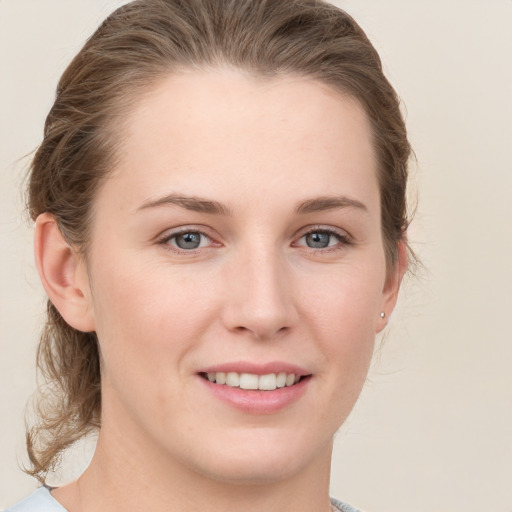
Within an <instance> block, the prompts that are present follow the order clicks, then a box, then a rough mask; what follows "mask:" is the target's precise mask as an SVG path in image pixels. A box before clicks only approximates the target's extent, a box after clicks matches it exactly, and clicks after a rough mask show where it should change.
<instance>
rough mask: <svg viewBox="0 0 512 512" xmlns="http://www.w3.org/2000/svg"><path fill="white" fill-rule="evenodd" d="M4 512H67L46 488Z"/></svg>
mask: <svg viewBox="0 0 512 512" xmlns="http://www.w3.org/2000/svg"><path fill="white" fill-rule="evenodd" d="M331 505H332V510H333V511H334V512H360V511H359V510H357V509H355V508H354V507H351V506H350V505H347V504H346V503H342V502H341V501H338V500H335V499H333V498H331ZM5 512H67V510H66V509H65V508H64V507H63V506H62V505H61V504H60V503H59V502H58V501H57V500H56V499H55V498H54V497H53V496H52V495H51V494H50V489H49V488H48V487H40V488H39V489H37V491H34V492H33V493H32V494H31V495H30V496H28V497H27V498H25V499H24V500H22V501H20V502H19V503H16V505H13V506H12V507H11V508H8V509H7V510H6V511H5Z"/></svg>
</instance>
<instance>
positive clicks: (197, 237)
mask: <svg viewBox="0 0 512 512" xmlns="http://www.w3.org/2000/svg"><path fill="white" fill-rule="evenodd" d="M200 243H201V234H200V233H183V234H181V235H177V236H176V245H177V246H178V247H179V248H180V249H197V248H198V247H199V245H200Z"/></svg>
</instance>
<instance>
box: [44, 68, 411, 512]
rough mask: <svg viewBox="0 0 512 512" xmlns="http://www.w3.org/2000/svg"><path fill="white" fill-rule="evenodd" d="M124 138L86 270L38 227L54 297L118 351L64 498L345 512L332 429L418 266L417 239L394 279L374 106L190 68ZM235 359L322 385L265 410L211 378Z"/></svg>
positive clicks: (138, 113) (86, 505) (164, 85)
mask: <svg viewBox="0 0 512 512" xmlns="http://www.w3.org/2000/svg"><path fill="white" fill-rule="evenodd" d="M121 136H122V140H123V145H122V149H121V151H120V159H119V161H118V164H117V166H116V168H115V169H113V171H112V174H111V177H110V179H109V180H107V181H106V182H105V183H104V184H103V185H102V187H101V189H100V191H99V193H98V196H97V198H96V200H95V204H94V218H93V224H92V238H91V245H90V251H89V253H88V255H87V262H85V261H84V259H83V258H81V257H80V256H79V254H78V253H77V252H75V251H74V250H73V248H70V247H68V246H67V244H66V243H65V242H64V241H63V240H62V237H61V236H60V233H59V232H58V229H57V227H56V224H55V222H54V220H53V218H52V217H51V216H49V215H47V214H43V215H42V216H41V217H40V218H39V219H38V222H37V225H36V260H37V264H38V268H39V271H40V274H41V277H42V280H43V283H44V285H45V288H46V290H47V292H48V294H49V296H50V298H51V299H52V301H53V302H54V304H55V305H56V306H57V308H58V309H59V311H60V312H61V314H62V315H63V317H64V318H65V319H66V321H67V322H68V323H70V324H71V325H72V326H74V327H75V328H78V329H81V330H84V331H90V330H94V331H96V332H97V334H98V337H99V340H100V350H101V356H102V428H101V431H100V435H99V441H98V448H97V450H96V453H95V456H94V458H93V461H92V463H91V465H90V467H89V468H88V469H87V470H86V471H85V473H84V474H83V476H82V477H81V478H80V479H79V480H78V481H77V482H73V483H72V484H69V485H67V486H64V487H62V488H60V489H57V490H55V491H53V494H54V496H55V497H56V499H57V500H59V501H60V502H61V503H62V504H63V505H64V506H65V507H66V508H67V509H68V510H70V512H79V511H89V510H91V511H92V510H102V509H105V510H111V511H116V510H123V511H130V510H141V509H142V508H144V509H147V510H152V511H156V512H158V511H160V510H162V511H164V510H165V511H166V512H169V511H174V510H176V511H178V510H179V511H183V510H186V511H196V510H202V509H204V507H205V503H208V509H211V510H235V509H237V508H238V507H240V508H242V507H243V509H244V510H249V511H258V510H265V511H269V510H276V511H277V510H279V511H286V510H290V511H291V510H294V511H299V512H300V511H320V512H321V511H323V512H326V511H327V510H330V508H329V502H328V486H329V471H330V469H329V468H330V458H331V451H332V439H333V435H334V433H335V432H336V430H337V429H338V428H339V427H340V425H341V424H342V423H343V421H344V420H345V419H346V417H347V416H348V414H349V413H350V411H351V409H352V407H353V405H354V403H355V401H356V400H357V397H358V396H359V393H360V391H361V388H362V386H363V383H364V381H365V378H366V374H367V370H368V366H369V363H370V360H371V356H372V352H373V347H374V339H375V334H376V333H377V332H379V331H380V330H382V329H383V328H384V326H385V323H386V320H385V319H382V318H381V317H380V312H381V311H384V312H386V315H387V316H389V314H390V313H391V311H392V309H393V307H394V305H395V301H396V296H397V292H398V288H399V284H400V279H401V277H402V275H403V272H404V269H405V263H404V261H405V258H404V253H403V248H402V247H401V244H400V246H399V248H398V249H399V252H400V253H401V258H400V259H399V262H400V261H401V262H402V263H399V264H398V265H397V266H396V268H394V269H391V270H390V271H388V270H387V266H386V261H385V256H384V249H383V240H382V234H381V224H380V198H379V189H378V183H377V171H376V168H377V165H376V161H375V154H374V150H373V147H372V144H371V135H370V129H369V124H368V122H367V119H366V116H365V114H364V112H363V110H362V108H361V107H360V106H359V104H358V103H357V102H356V101H355V100H354V99H352V98H350V97H346V96H342V95H340V94H339V93H338V92H334V91H332V90H331V89H329V88H328V87H327V86H325V85H323V84H321V83H319V82H316V81H313V80H310V79H305V78H297V77H280V78H272V79H261V78H255V77H249V76H247V75H244V74H243V73H242V72H239V71H234V70H228V69H218V70H214V71H193V72H192V71H190V72H183V73H180V74H175V75H172V76H169V77H167V78H166V79H165V80H163V81H162V82H161V83H159V84H158V85H157V86H156V87H155V88H154V89H153V90H152V91H151V94H148V95H146V96H145V97H143V98H141V100H140V102H139V103H138V105H137V107H136V108H135V109H134V111H133V112H131V113H130V114H129V116H128V118H127V119H126V123H125V125H124V128H123V133H122V134H121ZM169 196H171V198H169ZM177 197H179V198H183V197H187V198H194V199H195V200H196V201H195V202H194V201H191V200H190V199H187V201H188V202H187V201H185V202H184V201H182V200H176V198H177ZM163 198H167V199H166V200H163ZM197 198H202V199H204V200H207V201H215V202H216V204H217V203H219V205H220V207H219V208H220V209H222V210H223V211H217V212H216V213H212V212H208V211H196V210H197V209H198V203H197ZM326 198H329V200H328V201H326V200H325V199H326ZM340 198H341V200H340ZM301 205H302V209H301V208H300V206H301ZM203 206H204V205H203ZM192 207H193V208H192ZM191 208H192V209H191ZM298 209H299V210H300V211H298ZM183 229H184V230H186V231H188V232H189V233H190V232H194V233H197V232H198V231H201V232H203V233H204V235H201V239H200V240H201V245H200V246H199V247H198V248H196V249H194V250H188V249H187V250H185V249H180V248H179V247H178V246H177V241H178V239H176V238H172V236H173V235H175V234H176V231H182V230H183ZM326 230H327V231H331V232H333V233H335V234H332V233H331V234H329V233H328V232H327V231H326ZM311 231H313V232H315V233H320V234H322V233H323V236H324V240H325V238H327V240H328V245H327V247H325V248H313V247H310V246H309V245H308V244H310V242H311V235H310V236H309V237H308V236H306V234H307V233H308V232H311ZM232 361H250V362H254V363H265V362H269V361H285V362H288V363H291V364H295V365H299V366H300V367H302V368H304V369H306V370H307V372H308V373H309V374H311V377H310V379H309V382H308V383H307V386H306V389H305V392H304V393H303V394H302V395H301V397H300V398H299V399H298V400H296V401H295V402H293V403H292V404H291V405H289V406H287V407H284V408H283V409H281V410H279V411H278V412H275V413H272V414H252V413H250V412H246V411H241V410H238V409H236V408H233V407H232V406H230V405H229V404H226V403H224V402H222V401H221V400H219V399H218V398H217V397H215V396H213V395H212V393H211V392H210V391H209V390H208V389H207V387H206V386H205V385H204V382H202V380H201V377H200V376H199V375H198V372H199V371H200V370H201V369H202V368H205V367H207V366H211V365H216V364H221V363H225V362H232ZM106 482H107V483H108V484H106Z"/></svg>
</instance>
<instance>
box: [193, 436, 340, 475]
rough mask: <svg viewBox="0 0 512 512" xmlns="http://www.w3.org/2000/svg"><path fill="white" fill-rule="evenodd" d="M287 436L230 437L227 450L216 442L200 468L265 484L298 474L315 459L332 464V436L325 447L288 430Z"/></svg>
mask: <svg viewBox="0 0 512 512" xmlns="http://www.w3.org/2000/svg"><path fill="white" fill-rule="evenodd" d="M234 437H235V439H236V436H234ZM285 437H286V438H285V439H284V438H283V436H271V435H270V436H266V437H265V436H261V435H259V436H255V439H253V440H252V442H250V443H249V442H242V441H241V440H240V439H238V440H235V439H233V440H230V441H228V444H229V446H228V447H225V449H222V447H221V446H220V445H217V449H216V450H215V451H214V452H212V451H210V453H209V454H208V456H206V455H205V452H202V456H201V459H200V460H201V462H200V466H201V469H200V470H199V471H200V472H201V473H203V475H204V476H206V477H208V478H210V479H212V480H217V481H222V482H225V483H232V484H236V485H263V484H270V483H276V482H279V481H283V480H287V479H289V478H291V477H293V476H296V475H297V474H299V473H301V472H303V471H305V469H306V468H308V467H311V466H312V465H315V459H318V460H321V461H323V460H324V459H326V463H327V464H330V453H331V448H332V438H330V439H329V441H328V442H327V443H326V444H325V446H319V445H318V441H313V442H311V440H305V439H302V438H300V436H293V435H290V434H289V433H288V435H287V436H285ZM219 448H220V449H221V450H219Z"/></svg>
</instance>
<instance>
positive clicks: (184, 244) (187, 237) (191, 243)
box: [160, 230, 211, 251]
mask: <svg viewBox="0 0 512 512" xmlns="http://www.w3.org/2000/svg"><path fill="white" fill-rule="evenodd" d="M160 243H162V244H165V245H170V246H171V247H176V248H177V249H180V250H182V251H193V250H195V249H201V248H202V247H205V246H207V245H209V244H211V239H210V237H209V236H208V235H206V234H204V233H201V231H194V230H188V231H181V232H180V233H173V234H171V235H168V236H166V237H165V238H163V239H162V240H160Z"/></svg>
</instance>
